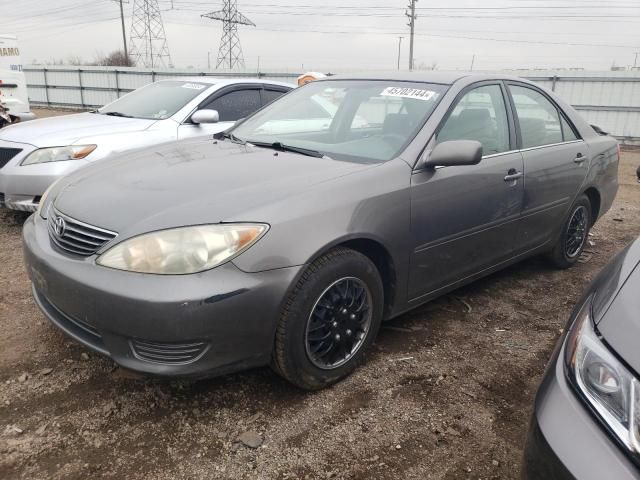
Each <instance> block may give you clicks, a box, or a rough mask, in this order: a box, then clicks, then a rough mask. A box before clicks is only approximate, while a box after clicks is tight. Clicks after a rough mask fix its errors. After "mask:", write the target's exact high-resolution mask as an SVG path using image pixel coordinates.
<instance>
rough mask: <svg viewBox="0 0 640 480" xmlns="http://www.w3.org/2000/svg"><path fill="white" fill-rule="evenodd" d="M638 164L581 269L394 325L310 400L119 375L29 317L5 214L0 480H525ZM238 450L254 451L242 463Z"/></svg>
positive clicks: (256, 376)
mask: <svg viewBox="0 0 640 480" xmlns="http://www.w3.org/2000/svg"><path fill="white" fill-rule="evenodd" d="M638 164H640V153H630V152H627V153H625V155H624V158H623V162H622V165H621V169H620V182H621V186H620V191H619V193H618V197H617V199H616V203H615V204H614V207H613V208H612V210H611V211H610V212H609V213H608V214H607V215H606V216H605V217H604V218H603V219H601V220H600V222H599V223H598V225H597V226H596V227H595V228H594V230H593V236H592V237H591V242H592V244H591V245H590V246H589V247H588V251H587V253H586V254H585V256H584V257H583V259H582V260H583V262H581V263H579V264H577V265H576V266H575V267H574V268H572V269H570V270H567V271H557V270H553V269H551V268H549V267H548V266H547V264H546V263H545V262H544V260H542V259H531V260H528V261H525V262H522V263H520V264H518V265H515V266H513V267H511V268H508V269H506V270H504V271H502V272H500V273H498V274H495V275H492V276H490V277H488V278H486V279H483V280H480V281H477V282H475V283H474V284H472V285H470V286H468V287H465V288H463V289H460V290H458V291H456V292H454V293H453V294H451V295H448V296H446V297H443V298H441V299H439V300H437V301H434V302H432V303H430V304H428V305H425V306H423V307H421V308H419V309H416V310H414V311H412V312H410V313H408V314H405V315H403V316H402V317H400V318H398V319H396V320H394V321H393V322H391V323H389V324H387V325H386V326H385V328H383V330H382V331H381V333H380V336H379V338H378V340H377V342H376V344H375V347H374V350H373V352H372V354H371V355H370V358H369V361H368V363H367V364H366V365H365V366H363V367H362V368H360V369H359V370H358V371H357V372H356V373H355V374H354V375H352V376H351V377H350V378H348V379H347V380H345V381H343V382H342V383H340V384H338V385H336V386H334V387H332V388H330V389H327V390H325V391H321V392H317V393H305V392H301V391H300V390H297V389H296V388H294V387H292V386H290V385H288V384H287V383H285V382H284V381H283V380H281V379H280V378H279V377H277V376H276V375H275V374H273V373H272V372H271V371H270V370H268V369H267V368H264V369H257V370H253V371H250V372H246V373H243V374H239V375H231V376H227V377H223V378H217V379H212V380H206V381H199V382H192V383H188V382H167V381H159V380H153V379H148V378H142V377H139V376H136V375H134V374H131V373H128V372H126V371H123V370H122V369H120V368H118V367H116V366H115V365H114V364H113V363H112V362H111V361H110V360H108V359H105V358H100V357H98V356H95V355H94V354H93V353H91V352H89V351H88V350H86V349H84V348H83V347H81V346H80V345H78V344H76V343H74V342H72V341H69V340H68V339H67V338H65V337H64V336H63V335H62V334H61V333H60V332H58V331H57V330H56V329H55V328H54V327H52V326H51V325H49V323H48V322H47V320H46V319H45V318H44V317H43V315H42V314H41V313H40V312H39V311H38V309H37V308H36V306H35V304H34V302H33V301H32V299H31V294H30V287H29V282H28V280H27V277H26V275H25V272H24V269H23V266H22V256H21V244H20V231H21V224H22V222H23V221H24V217H20V216H16V215H13V214H10V213H7V212H2V213H0V265H2V268H1V269H0V478H3V479H13V478H24V479H56V478H116V479H120V478H127V479H143V478H144V479H146V478H154V479H159V480H161V479H200V478H203V479H204V478H206V479H239V478H252V479H287V478H288V479H315V478H336V479H371V478H376V479H400V478H401V479H460V478H473V479H480V478H482V479H497V478H500V479H503V478H518V476H519V469H520V459H521V455H522V446H523V443H524V439H525V434H526V428H527V423H528V418H529V415H530V411H531V404H532V401H533V396H534V393H535V389H536V386H537V384H538V382H539V380H540V376H541V374H542V372H543V370H544V366H545V362H546V361H547V358H548V357H549V355H550V353H551V351H552V349H553V346H554V343H555V341H556V339H557V338H558V336H559V335H560V333H561V331H562V328H563V327H564V325H565V322H566V320H567V316H568V314H569V312H570V310H571V308H572V307H573V305H574V303H575V301H576V300H577V299H578V298H579V296H580V293H581V291H582V289H583V288H584V287H585V286H586V284H587V283H588V281H589V280H590V279H591V278H593V276H594V275H595V274H596V273H597V272H598V271H599V270H600V269H601V268H602V266H603V265H604V264H605V263H606V262H607V261H608V260H609V259H610V258H611V257H612V256H613V255H614V254H615V253H616V252H618V251H619V250H620V249H622V248H623V247H624V246H625V245H626V244H627V243H629V242H630V241H631V240H633V238H634V237H635V236H637V235H638V234H639V233H640V214H639V210H640V184H638V183H637V182H636V181H635V173H634V172H635V168H636V167H637V165H638ZM239 440H243V441H244V442H245V443H246V444H250V445H252V446H253V447H257V448H251V447H249V446H248V445H246V444H245V443H242V442H241V441H239Z"/></svg>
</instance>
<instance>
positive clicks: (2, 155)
mask: <svg viewBox="0 0 640 480" xmlns="http://www.w3.org/2000/svg"><path fill="white" fill-rule="evenodd" d="M21 151H22V149H21V148H0V168H2V167H4V166H5V165H6V164H7V163H8V162H9V160H11V159H12V158H13V157H15V156H16V155H18V154H19V153H20V152H21Z"/></svg>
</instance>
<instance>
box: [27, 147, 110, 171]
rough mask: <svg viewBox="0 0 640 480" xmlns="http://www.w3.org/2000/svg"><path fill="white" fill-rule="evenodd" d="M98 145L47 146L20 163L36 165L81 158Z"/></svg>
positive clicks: (35, 151)
mask: <svg viewBox="0 0 640 480" xmlns="http://www.w3.org/2000/svg"><path fill="white" fill-rule="evenodd" d="M97 147H98V146H97V145H69V146H67V147H47V148H39V149H38V150H34V151H33V152H31V153H30V154H29V155H27V157H26V158H25V159H24V160H22V163H20V165H23V166H24V165H34V164H36V163H48V162H62V161H64V160H79V159H82V158H85V157H86V156H87V155H89V154H90V153H91V152H93V151H94V150H95V149H96V148H97Z"/></svg>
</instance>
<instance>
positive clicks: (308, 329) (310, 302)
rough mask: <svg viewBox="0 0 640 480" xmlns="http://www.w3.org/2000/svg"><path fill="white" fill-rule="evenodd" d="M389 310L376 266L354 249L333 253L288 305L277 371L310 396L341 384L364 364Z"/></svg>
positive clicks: (313, 270) (281, 329)
mask: <svg viewBox="0 0 640 480" xmlns="http://www.w3.org/2000/svg"><path fill="white" fill-rule="evenodd" d="M383 305H384V290H383V287H382V280H381V279H380V274H379V273H378V269H377V268H376V266H375V265H374V264H373V262H372V261H371V260H369V258H367V257H366V256H364V255H362V254H361V253H359V252H356V251H354V250H351V249H348V248H336V249H334V250H331V251H329V252H328V253H326V254H325V255H323V256H321V257H320V258H318V259H317V260H315V261H314V262H313V263H312V264H311V265H309V267H308V268H307V269H306V271H305V272H304V274H303V275H302V277H301V278H300V280H298V282H297V284H296V285H295V287H294V288H293V290H292V291H291V293H290V294H289V295H288V297H287V299H286V300H285V304H284V307H283V309H282V313H281V316H280V320H279V322H278V326H277V330H276V338H275V345H274V351H273V358H272V368H273V369H274V371H275V372H276V373H278V374H279V375H281V376H282V377H284V378H285V379H287V380H288V381H290V382H291V383H293V384H295V385H297V386H298V387H300V388H303V389H305V390H317V389H320V388H324V387H327V386H329V385H332V384H334V383H336V382H338V381H340V380H341V379H343V378H344V377H346V376H347V375H349V374H350V373H352V372H353V371H354V370H355V369H356V368H357V366H358V365H360V363H362V361H363V360H364V357H365V353H366V351H367V350H368V349H369V347H370V346H371V344H372V343H373V341H374V340H375V337H376V335H377V334H378V330H379V329H380V323H381V321H382V311H383Z"/></svg>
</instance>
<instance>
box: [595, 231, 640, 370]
mask: <svg viewBox="0 0 640 480" xmlns="http://www.w3.org/2000/svg"><path fill="white" fill-rule="evenodd" d="M607 270H608V271H607V272H604V273H605V274H606V275H607V276H606V277H605V281H604V282H603V283H602V285H601V286H600V287H599V288H598V291H597V292H596V294H595V296H594V301H593V309H594V317H595V321H596V324H597V328H598V331H599V332H600V333H601V335H602V337H603V338H604V340H605V341H606V342H607V343H608V344H609V346H610V347H611V348H612V349H613V350H614V351H615V352H616V353H617V354H618V355H619V356H620V357H622V358H623V359H624V360H625V361H626V362H627V364H629V365H630V366H631V367H632V368H633V369H634V370H635V371H636V373H637V374H640V349H639V348H638V344H639V343H640V295H638V292H640V238H639V239H638V240H636V241H635V242H634V243H632V244H631V245H630V246H629V247H628V248H627V249H625V250H624V251H623V252H622V253H621V254H620V255H619V256H618V257H617V258H616V259H615V260H614V261H613V262H612V265H611V267H607Z"/></svg>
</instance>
